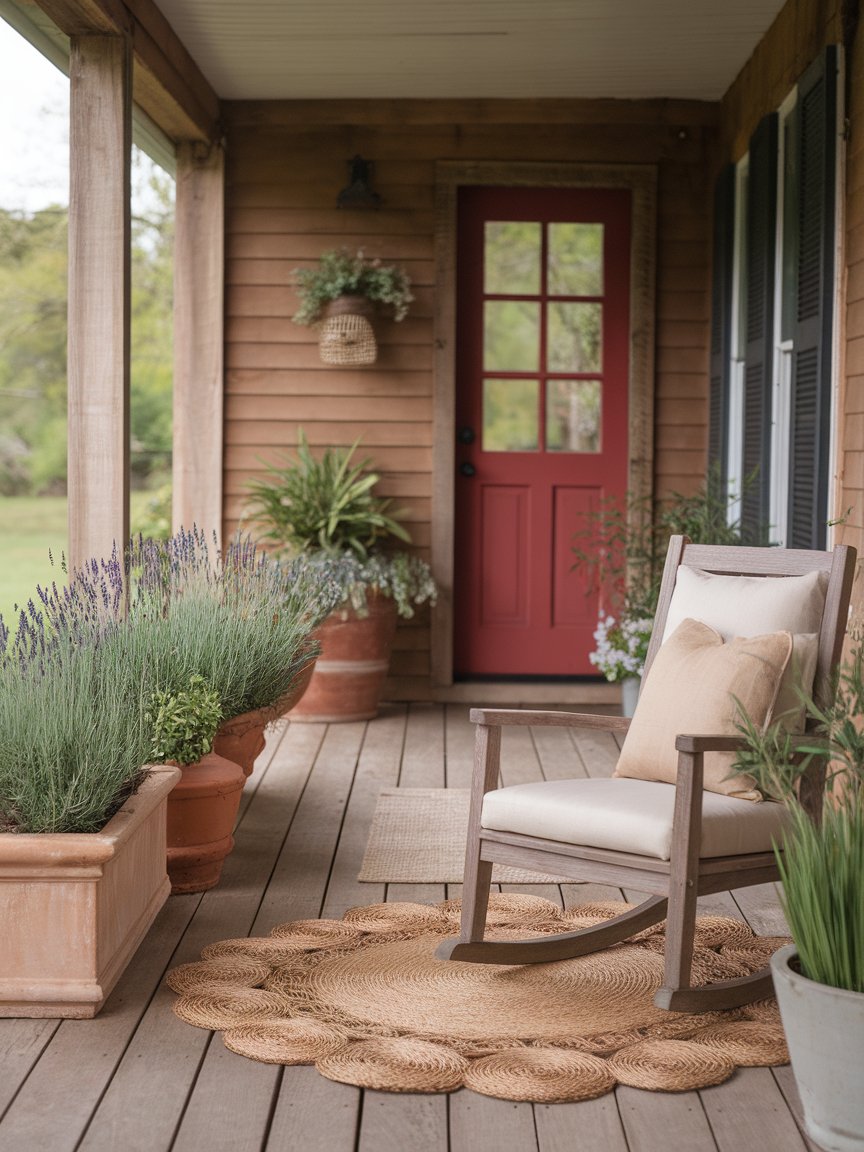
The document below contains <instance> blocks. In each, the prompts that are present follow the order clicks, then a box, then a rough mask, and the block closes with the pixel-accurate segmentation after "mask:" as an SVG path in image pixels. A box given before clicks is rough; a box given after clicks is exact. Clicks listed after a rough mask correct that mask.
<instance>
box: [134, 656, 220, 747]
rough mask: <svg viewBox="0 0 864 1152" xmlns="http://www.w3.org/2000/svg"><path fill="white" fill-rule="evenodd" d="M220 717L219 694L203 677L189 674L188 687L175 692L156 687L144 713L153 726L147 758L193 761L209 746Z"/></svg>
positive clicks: (211, 745)
mask: <svg viewBox="0 0 864 1152" xmlns="http://www.w3.org/2000/svg"><path fill="white" fill-rule="evenodd" d="M221 719H222V705H221V704H220V702H219V693H218V692H217V691H216V690H215V688H211V687H210V685H209V684H208V683H207V681H206V680H205V679H204V677H203V676H198V675H192V676H190V677H189V684H188V687H186V688H181V689H178V690H177V691H176V692H170V691H167V690H160V689H157V690H156V691H155V692H154V693H153V695H152V697H151V699H150V708H149V710H148V712H147V720H148V721H149V722H150V724H151V725H152V728H153V743H152V744H151V747H150V757H149V759H151V760H152V761H154V762H156V763H160V764H161V763H164V762H165V761H166V760H173V761H175V762H176V763H177V764H197V763H198V761H199V760H200V759H201V758H202V757H203V756H206V755H207V753H208V752H210V751H211V749H212V748H213V737H214V736H215V734H216V729H217V727H218V726H219V721H220V720H221Z"/></svg>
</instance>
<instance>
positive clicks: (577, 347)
mask: <svg viewBox="0 0 864 1152" xmlns="http://www.w3.org/2000/svg"><path fill="white" fill-rule="evenodd" d="M548 318H549V331H548V336H547V340H548V347H547V352H546V367H547V369H548V370H549V371H550V372H601V371H602V370H603V365H602V363H601V357H602V347H601V340H602V325H603V305H602V304H563V303H562V304H550V305H549V317H548Z"/></svg>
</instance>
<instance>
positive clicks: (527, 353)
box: [483, 300, 540, 372]
mask: <svg viewBox="0 0 864 1152" xmlns="http://www.w3.org/2000/svg"><path fill="white" fill-rule="evenodd" d="M539 358H540V306H539V305H538V304H530V303H528V302H527V301H525V300H487V301H486V303H485V304H484V306H483V370H484V372H536V371H537V369H538V367H539Z"/></svg>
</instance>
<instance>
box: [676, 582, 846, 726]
mask: <svg viewBox="0 0 864 1152" xmlns="http://www.w3.org/2000/svg"><path fill="white" fill-rule="evenodd" d="M827 589H828V573H827V572H808V573H807V574H806V575H805V576H725V575H722V574H719V573H715V572H705V571H703V570H702V569H701V568H686V567H684V566H683V565H682V567H680V568H679V569H678V573H677V575H676V578H675V590H674V592H673V593H672V600H671V602H670V604H669V613H668V615H667V617H666V627H665V629H664V631H663V638H664V640H665V639H667V638H668V637H669V636H671V635H672V633H673V632H674V631H675V629H676V628H677V627H678V625H679V624H680V623H681V621H682V620H684V619H686V618H688V617H689V618H690V619H693V620H701V621H702V622H703V623H705V624H709V625H710V626H711V627H712V628H716V629H717V631H718V632H719V633H720V635H721V636H722V637H723V639H724V640H731V639H732V638H733V637H735V636H759V635H764V634H765V633H767V632H779V631H781V630H785V631H788V632H791V633H792V634H793V635H792V659H791V660H790V661H789V664H788V665H787V668H786V671H785V673H784V674H783V680H782V681H781V684H780V691H779V693H778V697H777V703H776V705H775V708H774V715H775V717H776V718H777V719H780V718H781V717H782V719H783V724H784V726H785V727H786V728H787V729H788V730H789V731H790V732H803V731H804V721H805V719H806V716H805V712H804V707H803V704H802V702H801V697H800V695H799V691H798V690H799V689H801V690H802V691H803V692H804V693H807V694H809V693H810V692H812V690H813V679H814V677H815V675H816V662H817V657H818V654H819V629H820V627H821V625H822V613H823V611H824V609H825V594H826V592H827Z"/></svg>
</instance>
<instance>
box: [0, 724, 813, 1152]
mask: <svg viewBox="0 0 864 1152" xmlns="http://www.w3.org/2000/svg"><path fill="white" fill-rule="evenodd" d="M472 738H473V734H472V729H471V725H470V724H469V722H468V719H467V708H466V707H464V706H462V705H459V706H455V705H450V706H447V707H441V706H434V705H412V706H410V707H403V706H388V707H386V708H385V709H384V710H383V711H382V714H381V716H380V717H379V718H378V719H377V720H375V721H373V722H371V723H369V724H363V723H355V724H341V725H330V726H326V725H318V724H292V725H290V726H287V725H283V726H282V727H280V728H278V729H277V730H276V731H274V733H273V735H272V738H271V739H270V740H269V741H268V747H267V749H266V750H265V752H264V753H263V754H262V756H261V758H260V759H259V761H258V764H257V766H256V769H255V773H254V774H253V776H252V778H251V780H250V781H249V783H248V784H247V787H246V792H245V794H244V801H243V808H242V810H241V819H240V823H239V827H238V832H237V843H236V847H235V850H234V852H233V854H232V855H231V857H230V858H229V860H228V861H227V863H226V867H225V871H224V874H223V880H222V883H221V884H220V886H219V887H218V888H216V889H214V890H213V891H212V892H209V893H207V894H205V895H204V896H203V897H202V896H178V897H172V898H171V899H169V901H168V903H167V905H166V906H165V908H164V909H163V911H162V913H161V914H160V916H159V918H158V920H157V922H156V924H155V925H154V927H153V929H152V930H151V932H150V933H149V935H148V936H147V938H146V940H145V941H144V943H143V944H142V946H141V948H140V949H139V951H138V953H137V955H136V957H135V959H134V961H133V963H132V965H131V966H130V968H129V969H128V970H127V972H126V974H125V975H124V977H123V978H122V980H121V982H120V984H119V985H118V987H117V988H116V990H115V992H114V994H113V996H112V997H111V999H110V1000H109V1002H108V1004H107V1005H106V1007H105V1008H104V1009H103V1011H102V1013H101V1014H100V1015H99V1016H98V1017H97V1018H96V1019H95V1020H89V1021H63V1022H58V1021H56V1020H39V1021H36V1020H0V1150H2V1152H12V1150H13V1149H14V1152H72V1150H73V1149H81V1150H83V1152H168V1150H169V1149H170V1150H172V1152H204V1150H206V1152H259V1150H265V1149H266V1150H267V1152H276V1150H280V1152H282V1150H288V1152H294V1150H295V1149H296V1150H297V1152H300V1150H302V1152H355V1150H356V1152H403V1150H410V1152H751V1150H752V1152H802V1150H803V1149H805V1148H812V1147H813V1146H812V1145H811V1144H809V1143H808V1141H807V1140H806V1139H805V1138H804V1137H803V1136H802V1135H801V1132H800V1130H799V1125H798V1124H797V1122H796V1119H795V1110H796V1109H797V1107H798V1105H797V1099H796V1097H795V1090H794V1085H793V1082H792V1079H791V1074H790V1070H789V1068H788V1067H787V1068H779V1069H773V1070H772V1069H766V1068H752V1069H742V1070H739V1071H738V1072H736V1073H735V1075H734V1077H733V1078H732V1079H731V1080H730V1081H728V1082H727V1083H726V1084H723V1085H721V1086H719V1087H717V1088H710V1089H707V1090H705V1091H702V1092H690V1093H682V1094H659V1093H650V1092H641V1091H637V1090H635V1089H628V1088H619V1089H618V1090H617V1091H616V1092H615V1093H614V1094H610V1095H607V1096H605V1097H602V1098H601V1099H599V1100H594V1101H589V1102H586V1103H582V1104H565V1105H551V1106H546V1105H544V1106H539V1105H538V1106H531V1105H529V1104H514V1103H507V1102H503V1101H496V1100H492V1099H489V1098H486V1097H482V1096H478V1095H476V1094H474V1093H472V1092H468V1091H465V1090H463V1091H460V1092H457V1093H454V1094H453V1095H451V1096H449V1097H448V1096H419V1095H418V1096H414V1095H393V1094H386V1093H378V1092H361V1091H359V1090H358V1089H355V1088H351V1087H347V1086H345V1085H340V1084H335V1083H332V1082H330V1081H328V1080H325V1079H324V1078H323V1077H320V1076H319V1075H318V1074H317V1073H316V1072H315V1071H314V1069H312V1068H308V1067H300V1068H284V1069H283V1068H281V1067H274V1066H271V1065H265V1064H258V1063H255V1062H253V1061H251V1060H246V1059H243V1058H242V1057H239V1056H236V1055H234V1054H233V1053H231V1052H229V1051H227V1050H226V1049H225V1048H224V1046H223V1045H222V1042H221V1039H220V1037H219V1035H218V1034H217V1035H216V1036H215V1037H214V1036H211V1034H209V1033H207V1032H205V1031H203V1030H201V1029H197V1028H191V1027H189V1026H188V1025H186V1024H183V1023H181V1022H180V1021H179V1020H178V1019H177V1018H176V1017H175V1016H174V1015H173V1013H172V1011H171V1003H172V1001H173V999H174V995H173V993H172V992H170V990H168V989H167V988H166V987H165V986H164V985H163V983H162V976H163V974H164V972H165V970H166V969H167V968H169V967H172V966H173V965H175V964H179V963H183V962H185V961H189V960H194V959H197V958H198V956H199V954H200V951H201V949H202V947H203V946H204V945H205V944H207V943H209V942H210V941H213V940H218V939H223V938H226V937H233V936H244V935H264V934H266V933H267V932H269V930H270V929H271V928H272V927H273V925H275V924H278V923H280V922H283V921H286V920H292V919H298V918H306V917H316V916H320V915H323V916H341V915H342V913H343V912H344V911H345V909H346V908H348V907H350V906H351V905H355V904H370V903H375V902H377V901H381V900H384V899H391V900H405V899H410V900H421V901H438V900H441V899H444V898H445V896H447V895H454V894H457V895H458V889H455V888H453V887H452V886H451V887H450V890H449V891H445V887H444V886H443V885H423V886H408V885H389V886H387V887H386V889H385V886H384V885H374V884H360V883H359V882H358V881H357V872H358V870H359V866H360V862H361V859H362V856H363V851H364V848H365V844H366V836H367V832H368V828H369V823H370V821H371V818H372V813H373V810H374V807H375V800H376V796H377V793H378V791H379V789H380V788H381V787H384V786H392V785H397V784H398V785H400V786H404V787H443V786H445V785H446V786H450V787H466V786H467V784H468V780H469V775H470V768H471V755H472ZM615 752H616V749H615V746H614V744H613V743H612V740H611V737H606V736H605V735H602V734H601V735H600V736H597V735H588V736H587V737H585V738H583V739H581V740H580V742H579V744H578V747H574V745H573V743H572V741H571V739H570V737H569V735H567V734H566V733H565V732H562V731H561V730H552V729H544V730H538V731H534V732H532V731H531V730H528V729H520V730H513V731H510V732H507V733H506V740H505V746H504V754H503V775H504V778H505V783H517V782H520V781H526V780H532V779H540V778H541V776H542V775H543V774H545V775H547V776H561V775H567V774H581V773H584V772H586V771H587V772H588V773H589V774H591V775H595V774H598V775H608V773H609V772H610V771H611V766H612V763H613V762H614V756H615ZM511 890H519V889H511ZM524 891H531V892H539V893H542V894H543V895H546V896H550V897H552V898H554V899H558V900H564V901H565V902H567V903H578V902H580V901H584V900H586V899H591V898H594V897H601V898H607V899H608V898H610V897H611V898H620V893H619V892H618V890H616V889H606V888H602V889H601V888H598V887H596V886H590V887H589V886H585V885H580V886H576V885H565V886H563V887H562V888H558V887H554V886H550V887H543V888H539V887H537V886H534V887H532V888H530V889H524ZM628 895H632V894H629V893H628ZM708 903H709V904H710V906H711V907H712V908H714V909H720V908H722V909H723V910H725V911H728V912H731V913H732V914H735V915H743V916H745V917H746V918H747V920H748V921H749V922H750V924H751V925H752V927H753V928H754V929H755V930H756V931H757V932H762V933H766V934H775V933H778V932H782V931H784V930H785V929H784V925H783V921H782V916H781V914H780V911H779V908H778V906H777V903H776V900H775V897H774V893H773V889H771V888H765V889H749V890H747V891H743V892H741V893H738V894H736V895H735V899H734V901H733V899H732V898H731V897H729V896H722V897H715V898H711V900H710V901H709V902H708Z"/></svg>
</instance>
